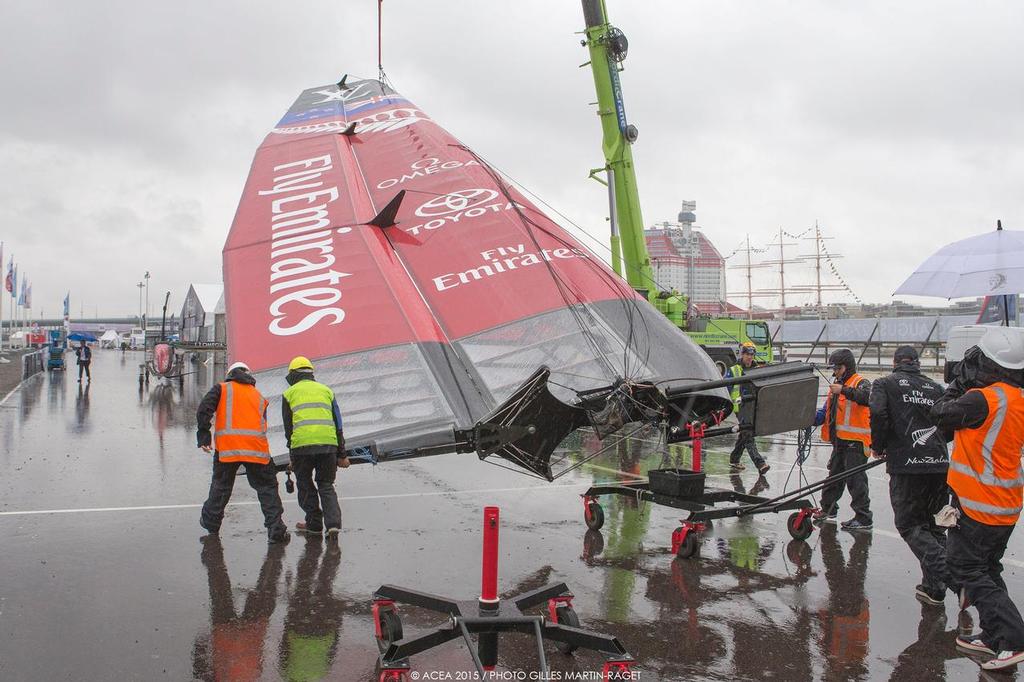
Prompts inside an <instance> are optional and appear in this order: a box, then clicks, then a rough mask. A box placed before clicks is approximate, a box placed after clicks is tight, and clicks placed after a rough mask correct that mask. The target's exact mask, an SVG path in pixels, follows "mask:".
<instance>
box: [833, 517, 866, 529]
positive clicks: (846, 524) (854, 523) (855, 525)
mask: <svg viewBox="0 0 1024 682" xmlns="http://www.w3.org/2000/svg"><path fill="white" fill-rule="evenodd" d="M839 525H840V527H841V528H842V529H843V530H871V529H872V528H874V527H875V526H874V524H872V523H871V522H870V521H869V522H868V523H864V522H863V521H858V520H857V519H850V520H849V521H843V522H842V523H841V524H839Z"/></svg>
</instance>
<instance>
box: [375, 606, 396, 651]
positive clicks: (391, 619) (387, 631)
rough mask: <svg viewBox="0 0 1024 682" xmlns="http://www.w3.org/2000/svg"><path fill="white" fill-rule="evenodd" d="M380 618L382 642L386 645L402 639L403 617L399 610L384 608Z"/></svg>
mask: <svg viewBox="0 0 1024 682" xmlns="http://www.w3.org/2000/svg"><path fill="white" fill-rule="evenodd" d="M378 618H380V642H381V644H383V645H385V646H386V645H388V644H391V643H392V642H397V641H398V640H400V639H402V619H401V617H399V615H398V613H397V612H395V611H392V610H390V609H387V610H384V609H382V610H381V612H380V615H379V616H378Z"/></svg>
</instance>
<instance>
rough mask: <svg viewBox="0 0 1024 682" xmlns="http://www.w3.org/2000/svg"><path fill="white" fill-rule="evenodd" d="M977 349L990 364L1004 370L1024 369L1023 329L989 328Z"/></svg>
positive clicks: (979, 341)
mask: <svg viewBox="0 0 1024 682" xmlns="http://www.w3.org/2000/svg"><path fill="white" fill-rule="evenodd" d="M978 348H979V349H981V352H982V353H984V354H985V357H987V358H988V359H989V360H991V361H992V362H994V363H996V364H997V365H999V366H1000V367H1005V368H1006V369H1024V328H1022V327H989V328H988V329H987V330H985V335H984V336H982V337H981V339H979V340H978Z"/></svg>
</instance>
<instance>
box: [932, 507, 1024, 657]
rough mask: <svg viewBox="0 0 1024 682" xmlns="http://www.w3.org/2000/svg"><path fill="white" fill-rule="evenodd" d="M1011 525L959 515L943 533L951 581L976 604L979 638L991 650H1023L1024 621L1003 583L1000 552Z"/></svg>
mask: <svg viewBox="0 0 1024 682" xmlns="http://www.w3.org/2000/svg"><path fill="white" fill-rule="evenodd" d="M1011 533H1013V526H990V525H988V524H985V523H979V522H977V521H975V520H974V519H972V518H971V517H969V516H967V514H962V515H961V516H960V521H959V523H957V526H956V527H955V528H950V529H949V532H948V533H947V534H946V564H947V565H948V566H949V575H950V578H951V579H952V581H953V583H954V584H957V585H962V586H963V589H964V591H966V593H967V601H968V602H969V603H970V604H971V605H973V606H975V607H977V609H978V617H979V620H980V623H979V624H980V625H981V630H982V634H981V640H982V641H983V642H985V644H987V645H988V646H990V647H991V648H992V649H993V650H994V651H1024V621H1022V620H1021V617H1020V612H1019V611H1018V610H1017V607H1016V606H1015V605H1014V603H1013V600H1011V599H1010V595H1009V593H1008V592H1007V591H1006V583H1005V582H1003V576H1002V573H1003V564H1002V559H1003V553H1004V552H1005V551H1006V543H1007V542H1008V541H1009V540H1010V534H1011Z"/></svg>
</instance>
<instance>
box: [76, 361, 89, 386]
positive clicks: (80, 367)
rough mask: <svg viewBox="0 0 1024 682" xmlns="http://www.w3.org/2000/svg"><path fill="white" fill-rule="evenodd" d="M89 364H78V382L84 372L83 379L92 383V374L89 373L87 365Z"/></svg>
mask: <svg viewBox="0 0 1024 682" xmlns="http://www.w3.org/2000/svg"><path fill="white" fill-rule="evenodd" d="M91 364H92V363H91V362H80V363H78V380H79V381H81V380H82V372H85V378H86V379H88V380H89V381H92V374H90V373H89V365H91Z"/></svg>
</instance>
